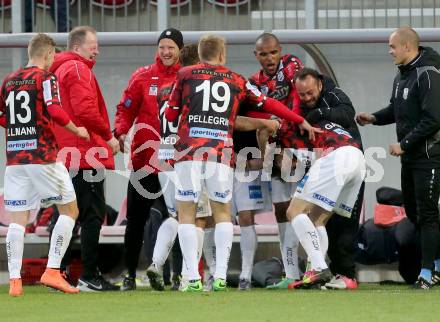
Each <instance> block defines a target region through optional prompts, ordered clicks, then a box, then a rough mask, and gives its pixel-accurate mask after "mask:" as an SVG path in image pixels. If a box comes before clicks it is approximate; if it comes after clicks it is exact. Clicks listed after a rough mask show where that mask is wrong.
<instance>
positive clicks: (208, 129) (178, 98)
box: [169, 63, 266, 166]
mask: <svg viewBox="0 0 440 322" xmlns="http://www.w3.org/2000/svg"><path fill="white" fill-rule="evenodd" d="M245 100H246V101H247V102H249V103H250V104H252V105H254V106H256V107H257V108H259V107H262V106H263V104H264V102H265V100H266V96H265V95H263V94H262V93H261V92H260V91H259V90H258V89H257V88H255V87H254V86H252V85H251V84H250V83H249V82H248V81H247V80H246V79H245V78H244V77H243V76H241V75H239V74H237V73H235V72H233V71H231V70H229V69H228V68H227V67H224V66H219V65H217V66H213V65H209V64H206V63H203V64H199V65H194V66H188V67H185V68H182V69H181V70H180V71H179V72H178V73H177V80H176V83H175V86H174V89H173V92H172V94H171V99H170V101H169V106H170V108H180V109H181V118H180V122H179V126H178V131H177V134H178V140H177V142H176V144H175V150H176V155H175V160H176V161H177V162H178V161H187V160H199V161H214V162H220V163H224V164H228V165H231V166H232V165H233V150H232V149H233V139H232V132H233V129H234V122H235V118H236V115H237V111H238V106H239V104H240V102H242V101H245Z"/></svg>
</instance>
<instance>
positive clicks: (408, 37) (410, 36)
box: [391, 27, 420, 49]
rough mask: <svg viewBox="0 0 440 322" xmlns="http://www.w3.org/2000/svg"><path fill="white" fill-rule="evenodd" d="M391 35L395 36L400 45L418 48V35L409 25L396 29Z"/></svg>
mask: <svg viewBox="0 0 440 322" xmlns="http://www.w3.org/2000/svg"><path fill="white" fill-rule="evenodd" d="M391 36H394V37H397V39H398V41H399V42H400V43H401V44H402V45H405V44H406V45H407V46H408V47H411V48H413V49H418V48H419V42H420V39H419V35H418V34H417V33H416V32H415V30H414V29H412V28H411V27H401V28H398V29H396V30H395V31H394V32H393V33H392V34H391Z"/></svg>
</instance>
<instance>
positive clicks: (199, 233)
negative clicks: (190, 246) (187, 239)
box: [196, 227, 205, 264]
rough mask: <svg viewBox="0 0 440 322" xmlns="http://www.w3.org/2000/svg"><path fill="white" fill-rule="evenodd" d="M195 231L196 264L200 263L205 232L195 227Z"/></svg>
mask: <svg viewBox="0 0 440 322" xmlns="http://www.w3.org/2000/svg"><path fill="white" fill-rule="evenodd" d="M196 231H197V264H198V263H199V262H200V258H202V253H203V238H204V237H205V231H204V230H203V228H200V227H196Z"/></svg>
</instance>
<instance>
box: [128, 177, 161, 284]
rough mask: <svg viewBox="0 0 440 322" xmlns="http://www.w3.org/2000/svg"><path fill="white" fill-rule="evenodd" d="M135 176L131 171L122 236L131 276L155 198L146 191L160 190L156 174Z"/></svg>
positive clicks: (134, 273)
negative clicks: (124, 228) (125, 223)
mask: <svg viewBox="0 0 440 322" xmlns="http://www.w3.org/2000/svg"><path fill="white" fill-rule="evenodd" d="M138 173H139V172H138ZM136 177H137V175H136V173H135V172H132V173H131V175H130V181H129V182H128V188H127V228H126V230H125V238H124V250H125V265H126V267H127V270H128V275H129V276H131V277H135V276H136V268H137V266H138V262H139V254H140V251H141V248H142V244H143V241H144V227H145V223H146V222H147V220H148V218H149V216H150V208H151V206H152V205H153V203H154V201H155V200H156V198H157V197H156V198H154V199H153V198H151V197H148V196H147V195H146V193H147V192H148V193H151V194H157V193H158V192H159V191H161V189H160V184H159V179H158V176H157V174H149V175H147V176H146V177H144V178H141V179H138V178H136Z"/></svg>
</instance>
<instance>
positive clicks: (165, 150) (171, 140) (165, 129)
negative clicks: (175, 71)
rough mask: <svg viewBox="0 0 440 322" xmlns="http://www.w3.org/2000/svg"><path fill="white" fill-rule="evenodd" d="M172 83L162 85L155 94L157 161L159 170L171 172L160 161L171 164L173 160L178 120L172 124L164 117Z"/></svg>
mask: <svg viewBox="0 0 440 322" xmlns="http://www.w3.org/2000/svg"><path fill="white" fill-rule="evenodd" d="M173 85H174V82H168V83H166V84H164V85H163V86H162V87H161V88H160V89H159V93H158V94H157V106H158V108H159V120H160V146H159V151H158V153H157V158H158V159H159V168H160V170H162V171H164V170H172V169H171V168H169V166H167V165H166V164H164V162H162V161H166V162H167V163H170V164H172V161H173V159H174V144H175V143H176V142H177V128H178V125H179V118H177V119H176V120H174V121H173V122H171V121H168V120H167V119H166V117H165V110H166V109H167V107H168V101H169V99H170V95H171V91H172V89H173Z"/></svg>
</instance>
